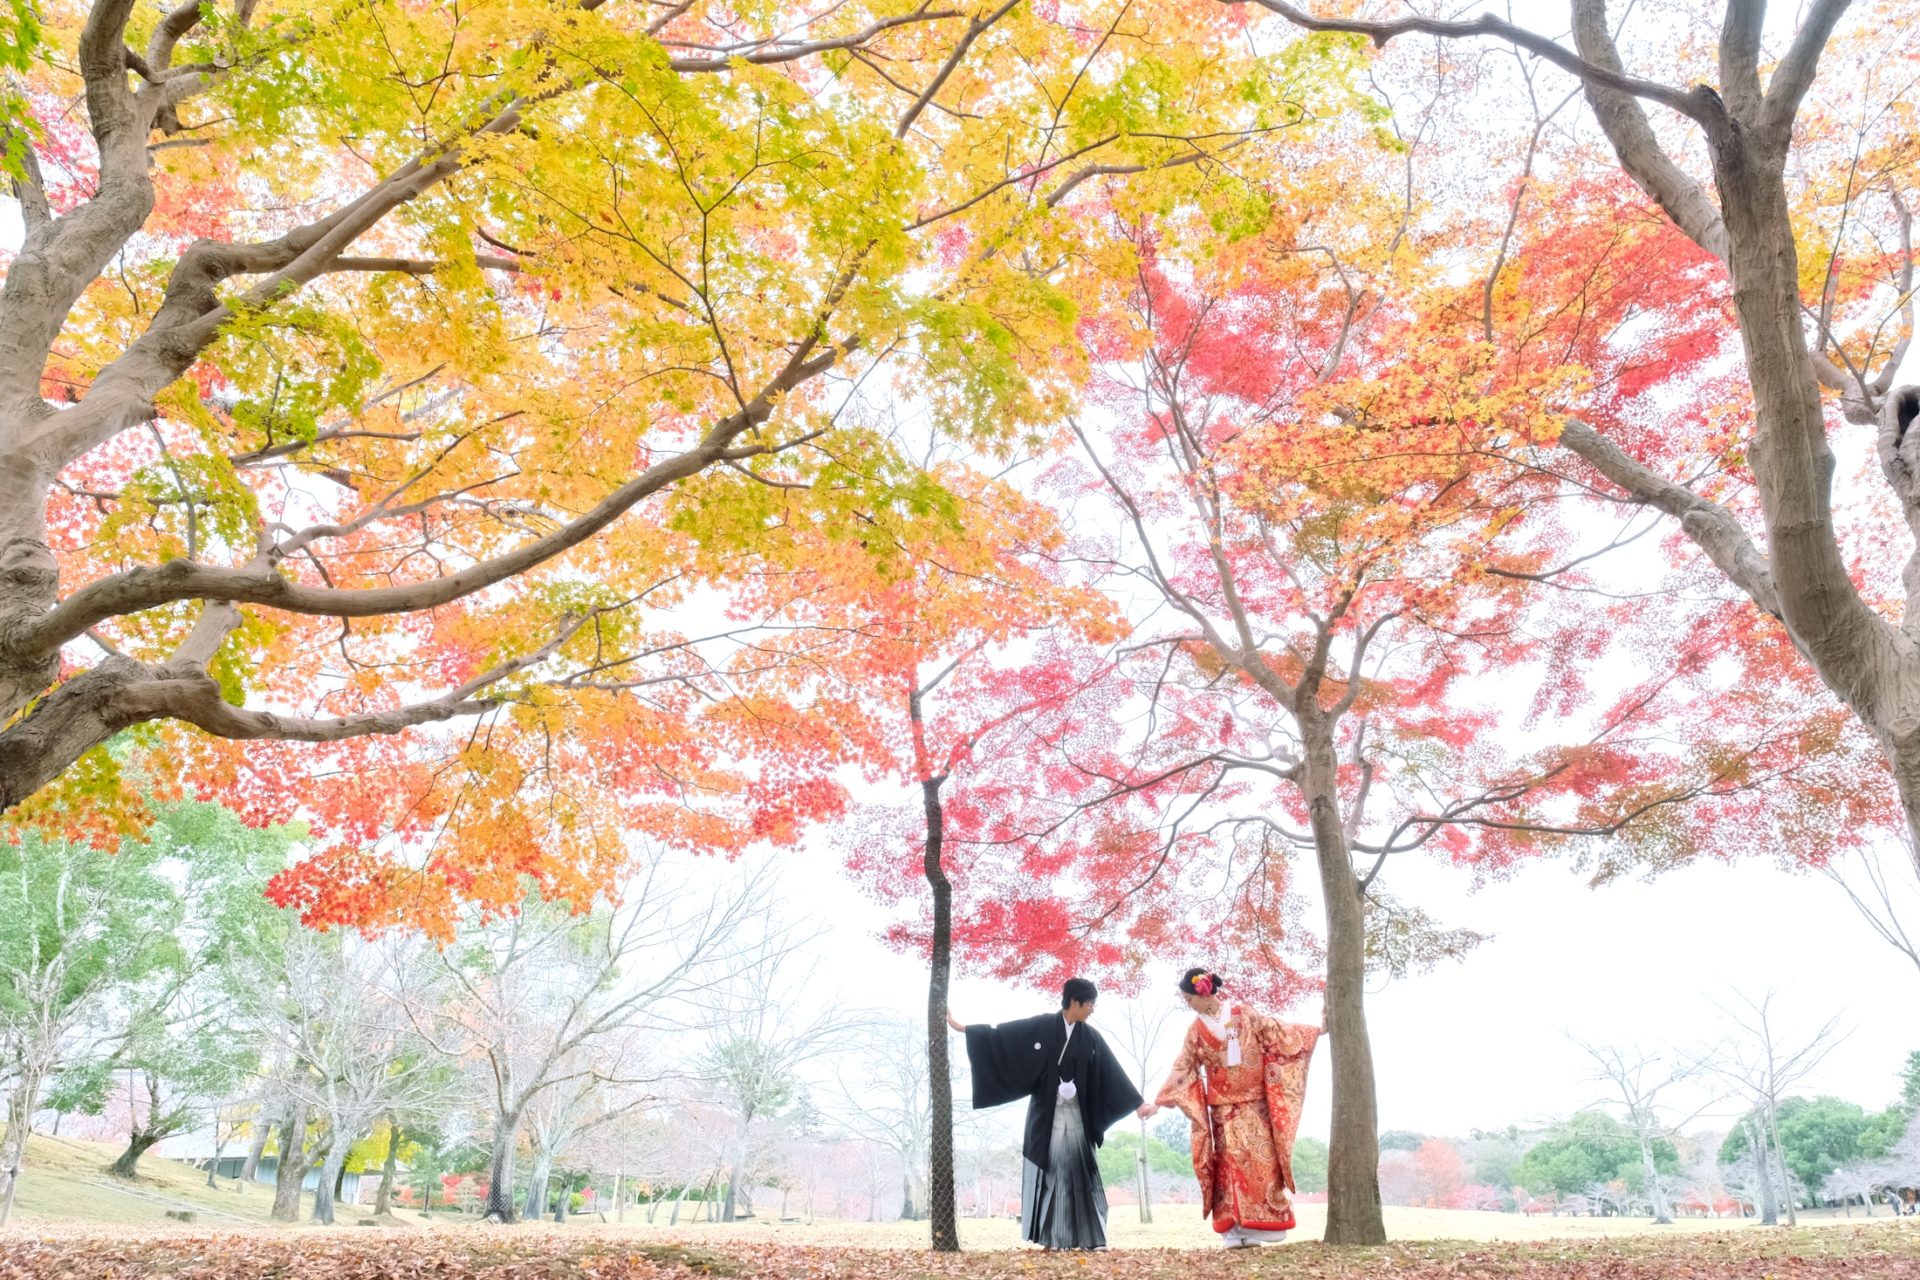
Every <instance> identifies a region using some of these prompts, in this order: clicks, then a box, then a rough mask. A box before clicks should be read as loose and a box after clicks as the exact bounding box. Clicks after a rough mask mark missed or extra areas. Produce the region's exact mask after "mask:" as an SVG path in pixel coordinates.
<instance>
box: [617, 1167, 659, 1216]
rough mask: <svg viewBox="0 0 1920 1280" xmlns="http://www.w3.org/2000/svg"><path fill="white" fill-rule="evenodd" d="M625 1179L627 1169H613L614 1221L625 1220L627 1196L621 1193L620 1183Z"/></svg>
mask: <svg viewBox="0 0 1920 1280" xmlns="http://www.w3.org/2000/svg"><path fill="white" fill-rule="evenodd" d="M626 1179H627V1171H626V1170H625V1169H616V1170H614V1171H613V1220H614V1221H615V1222H625V1221H626V1220H627V1198H626V1196H625V1195H623V1194H622V1188H621V1185H620V1184H621V1183H623V1182H625V1181H626ZM649 1221H651V1219H649Z"/></svg>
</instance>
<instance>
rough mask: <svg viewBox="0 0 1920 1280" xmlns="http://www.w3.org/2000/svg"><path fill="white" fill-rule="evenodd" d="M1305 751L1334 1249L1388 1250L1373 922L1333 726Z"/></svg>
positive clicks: (1310, 725) (1307, 742) (1312, 734)
mask: <svg viewBox="0 0 1920 1280" xmlns="http://www.w3.org/2000/svg"><path fill="white" fill-rule="evenodd" d="M1300 729H1301V737H1302V740H1303V744H1304V746H1305V753H1304V754H1305V762H1304V763H1305V769H1304V773H1303V777H1302V779H1301V788H1302V790H1303V792H1304V793H1305V798H1306V801H1307V810H1308V819H1309V821H1310V823H1311V824H1312V829H1313V843H1314V857H1315V860H1316V861H1317V862H1318V864H1319V870H1320V889H1321V894H1322V896H1323V897H1324V898H1325V899H1326V911H1327V934H1326V937H1327V989H1326V996H1325V1000H1326V1009H1327V1031H1328V1038H1329V1039H1330V1040H1331V1042H1332V1046H1333V1132H1332V1137H1331V1141H1330V1143H1329V1144H1328V1145H1329V1151H1328V1156H1327V1234H1326V1237H1325V1239H1326V1242H1327V1243H1328V1244H1342V1245H1370V1244H1384V1243H1385V1242H1386V1239H1387V1224H1386V1219H1385V1218H1384V1217H1383V1216H1382V1213H1381V1209H1380V1136H1379V1119H1378V1101H1377V1099H1376V1094H1375V1086H1374V1074H1373V1046H1372V1043H1371V1041H1370V1040H1369V1039H1368V1036H1367V1013H1366V1004H1365V1000H1366V968H1367V956H1366V945H1367V934H1366V930H1367V921H1366V911H1365V909H1364V904H1363V901H1362V892H1361V888H1360V882H1359V881H1358V880H1356V879H1355V878H1354V874H1353V863H1352V861H1351V858H1350V856H1349V854H1348V852H1347V841H1346V835H1345V833H1344V832H1343V831H1342V830H1341V822H1340V805H1339V791H1338V789H1337V778H1336V761H1335V756H1334V749H1333V734H1332V726H1331V725H1329V724H1327V723H1326V722H1325V721H1324V720H1322V719H1320V718H1319V717H1318V716H1317V715H1312V714H1309V715H1306V716H1302V717H1300Z"/></svg>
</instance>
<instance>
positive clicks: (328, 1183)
mask: <svg viewBox="0 0 1920 1280" xmlns="http://www.w3.org/2000/svg"><path fill="white" fill-rule="evenodd" d="M352 1146H353V1135H352V1134H351V1133H348V1132H347V1131H346V1130H345V1129H342V1128H341V1127H340V1126H339V1123H338V1121H336V1122H335V1124H334V1126H333V1134H332V1137H331V1139H330V1140H329V1141H328V1143H327V1161H326V1163H325V1164H323V1165H321V1166H320V1177H319V1179H318V1180H317V1181H316V1182H315V1184H314V1188H313V1221H315V1222H324V1223H326V1224H327V1225H328V1226H332V1225H333V1205H334V1201H335V1200H336V1199H337V1198H338V1196H339V1194H340V1184H341V1183H342V1182H343V1181H344V1180H345V1179H346V1173H347V1152H348V1151H349V1150H350V1149H351V1148H352Z"/></svg>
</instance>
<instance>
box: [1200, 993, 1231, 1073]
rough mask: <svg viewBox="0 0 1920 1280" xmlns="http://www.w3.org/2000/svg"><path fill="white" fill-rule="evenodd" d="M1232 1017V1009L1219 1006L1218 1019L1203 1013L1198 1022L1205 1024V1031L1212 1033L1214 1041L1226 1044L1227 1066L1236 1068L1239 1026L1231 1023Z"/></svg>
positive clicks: (1227, 1006) (1226, 1006)
mask: <svg viewBox="0 0 1920 1280" xmlns="http://www.w3.org/2000/svg"><path fill="white" fill-rule="evenodd" d="M1232 1017H1233V1009H1232V1007H1231V1006H1230V1005H1224V1004H1223V1005H1221V1006H1220V1016H1219V1017H1217V1018H1211V1017H1208V1016H1207V1015H1206V1014H1204V1013H1203V1014H1201V1015H1200V1021H1202V1022H1204V1023H1206V1024H1207V1030H1209V1031H1211V1032H1213V1035H1214V1038H1215V1039H1216V1040H1225V1041H1226V1042H1227V1065H1228V1066H1230V1067H1237V1066H1239V1065H1240V1024H1239V1023H1237V1022H1233V1021H1231V1019H1232Z"/></svg>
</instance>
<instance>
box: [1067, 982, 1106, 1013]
mask: <svg viewBox="0 0 1920 1280" xmlns="http://www.w3.org/2000/svg"><path fill="white" fill-rule="evenodd" d="M1098 994H1100V993H1099V991H1098V989H1097V988H1095V987H1094V985H1093V983H1092V982H1091V981H1089V980H1088V979H1086V978H1068V979H1067V981H1066V985H1065V986H1063V987H1061V988H1060V1007H1061V1008H1062V1009H1064V1008H1066V1007H1067V1006H1068V1005H1070V1004H1092V1003H1093V998H1094V997H1095V996H1096V995H1098Z"/></svg>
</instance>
